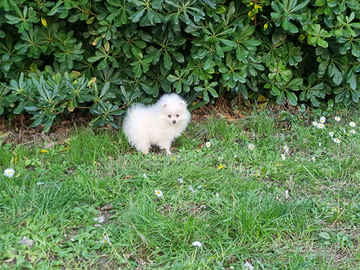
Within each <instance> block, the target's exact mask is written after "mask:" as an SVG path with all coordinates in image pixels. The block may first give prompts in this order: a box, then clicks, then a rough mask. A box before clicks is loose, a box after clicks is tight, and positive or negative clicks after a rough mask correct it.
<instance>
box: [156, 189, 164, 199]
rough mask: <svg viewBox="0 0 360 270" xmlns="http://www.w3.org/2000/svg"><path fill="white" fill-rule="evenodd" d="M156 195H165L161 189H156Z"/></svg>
mask: <svg viewBox="0 0 360 270" xmlns="http://www.w3.org/2000/svg"><path fill="white" fill-rule="evenodd" d="M155 195H156V196H157V197H159V198H160V197H162V196H163V193H162V191H161V190H160V189H157V190H155Z"/></svg>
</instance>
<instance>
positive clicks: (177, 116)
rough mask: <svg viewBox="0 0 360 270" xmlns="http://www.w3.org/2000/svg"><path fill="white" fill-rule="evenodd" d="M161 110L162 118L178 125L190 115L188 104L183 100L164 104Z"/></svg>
mask: <svg viewBox="0 0 360 270" xmlns="http://www.w3.org/2000/svg"><path fill="white" fill-rule="evenodd" d="M161 111H162V114H163V115H162V118H163V119H164V120H165V121H166V122H168V123H169V124H170V125H176V124H177V123H179V122H180V121H182V120H184V119H185V118H186V117H187V115H188V111H187V108H186V104H185V102H184V101H182V100H180V101H176V102H167V103H164V104H162V107H161Z"/></svg>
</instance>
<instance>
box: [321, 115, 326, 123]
mask: <svg viewBox="0 0 360 270" xmlns="http://www.w3.org/2000/svg"><path fill="white" fill-rule="evenodd" d="M325 121H326V118H325V117H324V116H321V117H320V123H322V124H324V123H325Z"/></svg>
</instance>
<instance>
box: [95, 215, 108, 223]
mask: <svg viewBox="0 0 360 270" xmlns="http://www.w3.org/2000/svg"><path fill="white" fill-rule="evenodd" d="M93 220H94V221H96V222H98V223H104V220H105V218H104V216H101V217H96V218H93Z"/></svg>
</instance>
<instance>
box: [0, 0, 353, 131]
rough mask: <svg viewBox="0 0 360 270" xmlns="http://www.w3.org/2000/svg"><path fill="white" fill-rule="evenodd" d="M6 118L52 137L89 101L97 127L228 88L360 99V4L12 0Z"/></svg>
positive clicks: (1, 108)
mask: <svg viewBox="0 0 360 270" xmlns="http://www.w3.org/2000/svg"><path fill="white" fill-rule="evenodd" d="M0 26H1V30H0V38H1V41H0V80H1V81H2V87H0V114H6V115H11V114H19V113H23V112H24V111H26V112H27V113H30V114H32V115H34V123H33V125H34V126H36V125H40V124H41V125H44V126H45V131H47V130H49V128H50V126H51V124H52V123H53V121H54V119H56V117H58V116H59V114H61V113H64V112H66V111H67V112H72V111H73V110H74V109H76V108H78V107H79V106H81V107H82V108H90V111H91V113H93V114H95V115H96V118H95V119H94V121H93V126H94V127H97V126H99V125H103V124H105V123H106V122H108V123H110V124H112V125H113V126H114V127H116V124H115V122H114V120H113V115H119V114H121V113H122V110H123V109H124V108H125V107H126V106H127V105H129V104H130V103H132V102H133V101H134V100H137V101H140V102H143V103H149V102H152V100H155V99H157V97H158V96H159V94H160V93H169V92H176V93H178V94H180V95H182V96H184V97H185V98H187V100H188V102H190V103H191V102H192V101H193V100H194V99H195V98H196V97H200V98H202V99H203V102H202V103H200V104H198V105H196V106H200V105H202V104H206V103H207V102H209V101H210V100H212V99H215V98H216V97H218V96H219V94H222V93H224V92H230V93H231V94H232V95H242V97H243V98H244V99H245V100H247V99H252V98H257V97H258V96H260V95H263V96H265V97H267V98H270V97H274V98H275V99H276V102H277V103H283V102H285V101H287V100H288V102H289V103H290V104H292V105H296V104H297V103H298V102H299V101H300V102H307V103H309V104H312V105H313V106H316V107H317V106H320V104H321V102H326V101H328V100H333V101H335V102H336V103H343V104H345V105H349V104H350V103H352V102H354V103H358V101H359V97H360V90H359V87H358V85H359V76H358V74H359V72H360V63H359V62H360V61H359V60H360V4H359V2H358V1H357V0H348V1H335V0H327V1H325V0H316V1H314V0H311V1H310V0H299V1H296V0H278V1H268V0H259V1H256V0H254V1H249V0H244V1H225V0H198V1H195V0H193V1H190V0H120V1H114V0H107V1H99V0H82V1H60V0H59V1H58V2H52V1H44V0H36V1H24V0H15V1H1V2H0Z"/></svg>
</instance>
